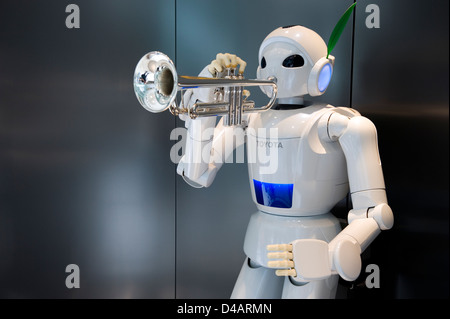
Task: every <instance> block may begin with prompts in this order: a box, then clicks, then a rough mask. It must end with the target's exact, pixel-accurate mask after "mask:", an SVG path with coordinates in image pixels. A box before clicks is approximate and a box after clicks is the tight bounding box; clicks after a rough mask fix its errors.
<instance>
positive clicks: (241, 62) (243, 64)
mask: <svg viewBox="0 0 450 319" xmlns="http://www.w3.org/2000/svg"><path fill="white" fill-rule="evenodd" d="M236 62H237V64H239V73H240V74H242V73H244V71H245V67H246V66H247V62H245V61H244V60H242V59H241V58H240V57H236Z"/></svg>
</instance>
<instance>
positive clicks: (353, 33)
mask: <svg viewBox="0 0 450 319" xmlns="http://www.w3.org/2000/svg"><path fill="white" fill-rule="evenodd" d="M355 2H356V0H354V1H353V3H355ZM355 27H356V8H355V10H353V25H352V54H351V62H350V107H351V108H353V63H354V56H355Z"/></svg>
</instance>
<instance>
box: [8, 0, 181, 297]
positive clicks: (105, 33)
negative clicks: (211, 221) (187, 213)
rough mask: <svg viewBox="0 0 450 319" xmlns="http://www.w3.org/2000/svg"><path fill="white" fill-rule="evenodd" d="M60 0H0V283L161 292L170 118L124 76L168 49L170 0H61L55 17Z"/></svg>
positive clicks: (168, 216) (170, 233) (169, 270)
mask: <svg viewBox="0 0 450 319" xmlns="http://www.w3.org/2000/svg"><path fill="white" fill-rule="evenodd" d="M69 3H70V2H67V1H2V2H1V3H0V61H1V62H0V74H1V75H0V145H1V146H0V147H1V151H0V164H1V167H0V185H1V186H0V192H1V193H0V194H1V195H0V196H1V197H0V297H3V298H5V297H6V298H72V297H80V298H173V297H174V268H175V263H174V259H175V252H174V251H175V248H174V237H175V233H174V231H175V228H174V205H175V204H174V203H175V197H174V194H173V189H174V165H173V164H172V163H171V162H170V158H169V150H170V144H169V134H170V131H171V129H172V128H173V126H174V122H173V118H172V117H171V116H170V114H163V115H161V116H152V114H150V113H149V112H147V111H145V110H144V109H143V108H142V107H141V106H140V105H139V103H138V102H137V100H136V97H135V95H134V92H133V87H132V78H133V72H134V67H135V65H136V64H137V62H138V60H139V59H140V58H141V56H143V55H144V54H145V53H146V52H147V51H148V50H149V49H150V48H152V47H159V48H161V50H164V51H166V52H168V54H173V53H174V49H175V41H174V25H175V20H174V19H175V16H174V3H173V2H168V1H150V2H149V1H140V0H133V1H118V0H115V1H99V0H96V1H83V0H80V1H75V3H76V4H78V5H79V7H80V11H81V16H80V18H81V19H80V20H81V21H80V23H81V24H80V29H67V28H66V25H65V20H66V16H67V15H68V13H66V12H65V8H66V6H67V5H68V4H69ZM151 12H158V14H156V15H154V16H153V18H150V19H149V13H151ZM162 243H164V244H165V249H161V244H162ZM156 254H157V259H155V255H156ZM156 261H157V262H156ZM72 263H74V264H77V265H78V266H79V267H80V272H81V278H80V279H81V282H80V285H81V288H80V289H72V290H69V289H67V288H66V286H65V279H66V276H67V275H68V274H67V273H65V268H66V266H67V265H68V264H72ZM161 264H164V267H161Z"/></svg>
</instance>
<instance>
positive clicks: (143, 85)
mask: <svg viewBox="0 0 450 319" xmlns="http://www.w3.org/2000/svg"><path fill="white" fill-rule="evenodd" d="M133 86H134V92H135V93H136V97H137V99H138V101H139V102H140V103H141V105H142V106H143V107H144V108H145V109H146V110H148V111H150V112H154V113H159V112H163V111H165V110H167V109H168V108H169V107H170V105H172V103H174V101H175V98H176V95H177V89H178V76H177V72H176V69H175V65H174V64H173V62H172V60H170V58H169V57H168V56H167V55H165V54H164V53H162V52H158V51H152V52H149V53H147V54H146V55H144V56H143V57H142V58H141V60H139V62H138V64H137V66H136V69H135V72H134V79H133Z"/></svg>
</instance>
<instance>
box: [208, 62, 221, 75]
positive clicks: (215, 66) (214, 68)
mask: <svg viewBox="0 0 450 319" xmlns="http://www.w3.org/2000/svg"><path fill="white" fill-rule="evenodd" d="M208 71H209V73H211V75H213V76H216V74H217V73H219V72H222V71H223V67H222V65H221V64H220V62H219V61H217V60H213V61H212V62H211V64H210V65H208Z"/></svg>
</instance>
